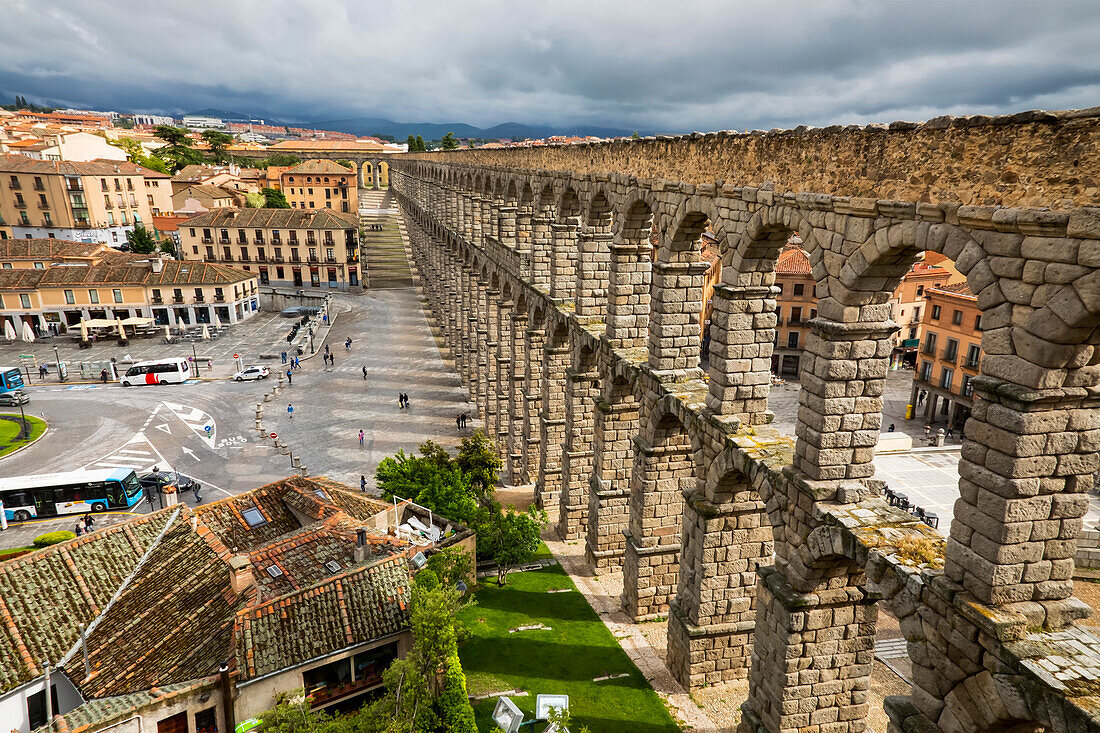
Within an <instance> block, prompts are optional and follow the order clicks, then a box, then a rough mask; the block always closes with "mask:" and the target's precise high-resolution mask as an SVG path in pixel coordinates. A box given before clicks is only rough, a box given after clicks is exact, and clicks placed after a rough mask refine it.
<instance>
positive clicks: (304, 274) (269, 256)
mask: <svg viewBox="0 0 1100 733" xmlns="http://www.w3.org/2000/svg"><path fill="white" fill-rule="evenodd" d="M179 232H180V242H181V245H182V246H181V252H182V256H183V258H184V259H186V260H201V261H204V262H217V263H219V264H232V265H234V266H238V264H237V263H240V265H239V266H240V267H241V269H243V270H245V271H247V272H257V273H258V274H259V279H260V284H262V285H273V286H282V287H298V288H300V287H303V286H310V287H315V288H321V287H327V288H331V289H334V290H348V289H349V288H357V287H359V282H360V281H359V278H360V269H359V218H358V214H353V213H348V214H345V213H342V212H338V211H332V210H330V209H320V210H318V211H311V210H308V209H216V210H213V211H209V212H207V213H205V214H199V215H198V216H196V217H195V218H193V219H191V220H189V221H188V222H187V223H186V224H184V225H181V226H180V228H179ZM253 268H255V269H253Z"/></svg>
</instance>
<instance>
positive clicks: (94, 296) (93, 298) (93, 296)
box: [88, 290, 99, 303]
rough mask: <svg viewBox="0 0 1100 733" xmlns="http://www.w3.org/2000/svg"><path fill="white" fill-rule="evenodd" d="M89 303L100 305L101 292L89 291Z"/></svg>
mask: <svg viewBox="0 0 1100 733" xmlns="http://www.w3.org/2000/svg"><path fill="white" fill-rule="evenodd" d="M88 302H89V303H98V302H99V291H98V290H89V291H88Z"/></svg>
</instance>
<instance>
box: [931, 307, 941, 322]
mask: <svg viewBox="0 0 1100 733" xmlns="http://www.w3.org/2000/svg"><path fill="white" fill-rule="evenodd" d="M942 312H943V308H941V307H940V306H938V305H934V306H932V320H933V321H938V320H940V313H942Z"/></svg>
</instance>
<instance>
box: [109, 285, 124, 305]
mask: <svg viewBox="0 0 1100 733" xmlns="http://www.w3.org/2000/svg"><path fill="white" fill-rule="evenodd" d="M111 294H112V295H114V297H115V302H116V303H121V302H122V290H120V289H119V288H115V289H114V290H112V291H111Z"/></svg>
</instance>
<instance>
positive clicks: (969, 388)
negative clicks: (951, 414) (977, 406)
mask: <svg viewBox="0 0 1100 733" xmlns="http://www.w3.org/2000/svg"><path fill="white" fill-rule="evenodd" d="M959 394H961V395H962V396H963V397H972V396H973V395H974V377H972V376H970V375H969V374H964V375H963V383H962V389H960V390H959Z"/></svg>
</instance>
